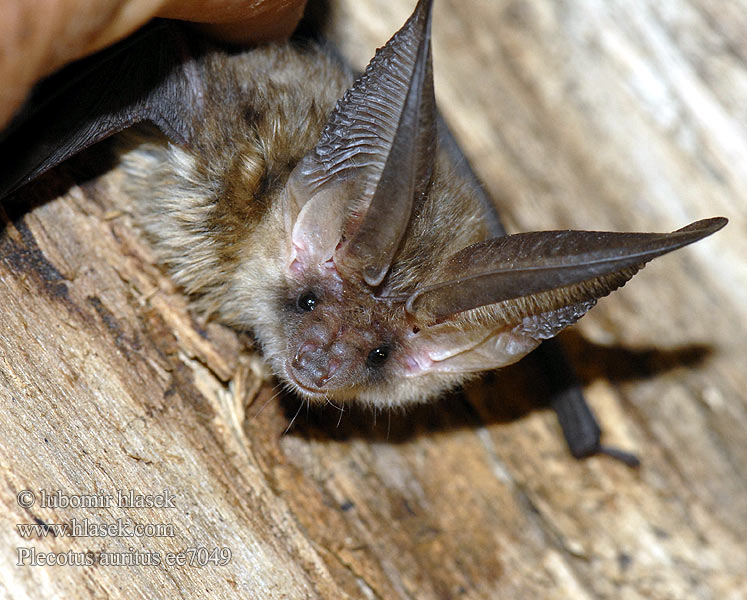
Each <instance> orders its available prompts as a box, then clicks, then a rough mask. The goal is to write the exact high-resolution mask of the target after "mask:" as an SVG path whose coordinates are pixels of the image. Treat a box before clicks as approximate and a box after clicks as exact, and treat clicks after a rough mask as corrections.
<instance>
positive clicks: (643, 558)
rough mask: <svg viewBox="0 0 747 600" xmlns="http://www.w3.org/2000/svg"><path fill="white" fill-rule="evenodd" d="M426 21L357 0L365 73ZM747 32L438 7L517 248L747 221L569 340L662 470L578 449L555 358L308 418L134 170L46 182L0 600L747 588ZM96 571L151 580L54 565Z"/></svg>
mask: <svg viewBox="0 0 747 600" xmlns="http://www.w3.org/2000/svg"><path fill="white" fill-rule="evenodd" d="M411 9H412V2H410V1H406V2H397V3H391V2H384V0H365V1H363V0H339V1H338V2H335V3H332V5H331V6H330V9H329V15H328V18H329V20H328V26H329V28H330V32H331V33H330V35H331V37H332V39H333V40H334V41H335V42H336V43H337V45H338V47H339V48H340V49H341V50H342V52H343V54H344V55H345V56H347V57H349V58H350V60H351V61H352V63H353V64H355V65H357V66H358V67H361V66H363V65H364V64H365V62H366V61H367V60H368V59H369V58H370V55H371V54H372V50H373V48H374V47H375V46H380V45H382V44H383V43H384V41H385V40H386V39H387V38H388V37H389V36H390V35H391V34H392V33H393V32H394V31H395V30H396V29H397V28H398V27H399V26H400V25H401V23H402V22H404V20H405V18H406V17H407V15H408V14H409V12H410V10H411ZM745 39H747V13H745V12H744V10H743V7H742V6H741V4H740V3H738V2H730V1H728V0H724V2H721V3H719V5H718V6H717V7H716V5H712V4H711V3H707V2H703V1H702V0H682V1H678V2H675V3H674V4H671V3H670V4H662V3H658V2H650V3H646V2H638V3H629V2H603V3H581V2H575V1H574V2H566V3H558V2H554V1H551V0H531V1H527V2H523V1H522V2H519V1H507V2H503V1H498V0H496V1H491V2H487V1H484V0H470V1H469V2H464V1H457V0H439V1H438V2H437V3H436V7H435V14H434V64H435V71H436V91H437V98H438V101H439V104H440V107H441V110H442V112H443V113H444V115H445V117H446V119H447V121H448V122H449V123H450V125H451V126H452V128H453V129H454V131H455V133H456V135H457V137H458V138H459V140H460V142H461V143H462V145H463V147H464V149H465V152H466V153H467V155H468V156H469V157H470V159H471V161H472V164H473V166H474V167H475V169H476V171H477V172H478V174H479V175H480V177H481V178H482V179H483V180H484V181H485V183H486V186H487V188H488V190H489V192H490V193H491V195H492V196H493V197H494V198H495V199H496V202H497V203H498V205H499V206H500V209H501V214H502V216H503V218H504V220H505V221H506V223H507V225H508V227H509V230H511V231H524V230H534V229H561V228H575V229H584V228H586V229H611V230H647V231H669V230H673V229H676V228H678V227H681V226H683V225H685V224H687V223H688V222H690V221H693V220H696V219H699V218H704V217H709V216H715V215H723V216H727V217H729V219H730V221H731V222H730V224H729V225H728V226H727V228H726V229H724V230H723V231H721V232H719V233H718V234H716V235H715V236H713V237H712V238H709V239H708V240H705V241H703V242H700V243H698V244H696V245H695V246H693V247H691V248H688V249H686V250H683V251H680V252H677V253H675V254H674V255H671V256H667V257H665V258H662V259H659V260H657V261H656V262H654V263H653V264H651V265H650V266H648V267H646V269H644V271H643V272H642V273H640V274H639V275H637V276H636V277H635V278H634V279H633V281H631V282H630V283H629V284H628V285H627V286H626V287H625V288H624V289H622V290H620V291H618V292H616V293H614V294H613V295H612V296H610V297H609V298H606V299H604V300H602V301H601V302H600V303H599V306H598V307H596V308H595V309H594V310H592V311H591V313H590V314H589V315H588V316H587V317H585V318H584V319H583V320H582V321H581V323H580V324H579V325H577V326H575V327H574V328H573V330H572V331H570V332H568V333H567V334H563V336H562V339H563V343H564V345H565V347H566V348H567V350H568V352H569V354H570V356H571V357H572V359H573V362H574V364H575V366H576V368H577V369H578V371H579V373H580V376H581V378H582V381H583V382H584V384H585V392H586V394H587V397H588V399H589V401H590V403H591V405H592V406H593V408H594V409H595V410H596V411H597V413H598V415H599V418H600V422H601V424H602V427H603V429H604V431H605V434H606V435H605V441H606V442H607V443H608V444H611V445H615V446H618V447H621V448H624V449H627V450H631V451H633V452H635V453H636V454H637V455H638V456H640V458H641V460H642V466H641V467H640V468H639V469H630V468H627V467H625V466H624V465H622V464H620V463H618V462H616V461H614V460H612V459H610V458H608V457H604V456H601V457H594V458H591V459H588V460H584V461H580V462H579V461H575V460H573V459H572V458H571V457H570V456H569V455H568V453H567V450H566V448H565V445H564V442H563V439H562V436H561V433H560V431H559V428H558V425H557V423H556V421H555V419H554V416H553V414H552V413H551V412H549V411H548V410H545V409H542V408H541V403H542V400H543V398H544V397H545V392H546V390H545V389H544V387H543V374H542V373H541V372H540V370H539V369H538V367H537V365H536V364H535V363H534V362H533V361H532V359H531V357H530V358H528V359H526V360H524V361H522V362H521V363H520V364H518V365H516V366H514V367H510V368H508V369H505V370H503V371H501V372H498V373H493V374H489V375H487V376H486V377H484V378H483V379H482V380H481V381H480V382H479V383H477V384H475V385H473V386H471V387H470V388H468V389H467V390H466V391H465V392H464V393H457V394H452V395H449V396H448V397H445V398H443V399H441V400H440V401H439V402H437V403H436V404H433V405H428V406H423V407H419V408H416V409H414V410H411V411H408V412H407V413H392V414H386V413H384V414H382V413H378V414H374V413H370V412H366V411H363V410H360V409H357V408H355V407H344V409H340V408H338V407H332V406H328V407H324V408H312V409H311V410H308V411H307V410H306V408H305V407H304V406H303V405H302V403H301V401H300V400H299V399H297V398H294V397H292V396H286V395H284V394H282V393H280V390H279V388H277V387H276V386H275V382H274V380H273V379H272V378H271V377H270V376H269V375H268V374H267V373H266V370H265V368H264V367H263V365H262V362H261V358H260V355H259V354H258V353H257V352H256V351H255V350H253V348H252V344H251V339H250V338H249V337H248V336H247V335H239V334H237V333H235V332H234V331H232V330H230V329H228V328H225V327H223V326H221V325H218V324H215V323H206V322H205V321H204V319H202V317H201V316H200V315H197V314H194V313H192V312H190V309H189V303H188V299H187V298H186V297H185V296H184V295H183V294H182V293H181V292H180V291H179V290H178V289H176V288H175V287H174V286H173V284H172V283H171V282H170V281H169V279H168V278H167V277H166V276H165V275H164V274H163V273H162V271H161V270H160V269H159V268H158V267H157V266H156V265H155V263H154V260H153V257H152V253H151V251H150V249H149V248H148V246H147V244H146V243H145V242H144V241H143V240H142V238H141V236H140V234H139V233H138V231H137V227H136V225H135V224H134V223H133V222H132V219H131V218H130V214H129V212H128V206H127V200H126V198H124V197H122V194H121V193H120V192H119V187H118V181H119V179H120V177H121V174H120V173H119V172H118V171H117V170H116V169H111V170H104V169H100V170H101V171H102V174H101V175H100V176H99V177H96V178H94V179H92V180H90V181H88V182H86V183H83V184H81V185H72V187H69V186H70V185H71V182H72V181H73V180H74V179H73V177H74V174H75V169H74V168H73V167H71V166H69V165H68V166H66V167H63V168H62V169H58V170H57V171H56V172H55V173H53V174H52V175H51V176H48V177H45V178H43V179H42V180H41V181H40V182H39V183H38V184H36V185H34V187H33V188H32V189H31V190H29V191H27V192H25V193H26V194H28V198H29V202H30V203H31V204H32V206H24V207H21V209H20V212H19V211H18V210H16V212H12V209H11V208H8V209H7V210H8V211H10V212H9V214H6V226H5V229H4V231H3V233H2V238H1V239H0V303H1V304H0V306H2V318H1V319H0V403H1V406H2V414H3V419H2V423H3V426H2V434H3V439H2V441H0V466H1V467H2V470H1V471H0V472H1V473H2V485H0V506H2V508H3V510H2V513H0V596H2V597H7V598H25V597H28V596H30V597H36V598H138V597H148V598H173V597H209V598H261V599H267V598H334V599H338V598H387V599H389V598H417V599H418V600H421V599H430V598H499V597H500V598H574V599H576V598H626V599H633V598H642V599H643V598H646V599H669V598H671V599H679V598H702V599H710V598H713V599H722V598H730V599H732V598H733V599H736V598H746V597H747V579H746V578H745V577H746V576H745V573H746V572H747V570H746V569H745V565H747V548H746V547H745V545H744V540H745V539H747V502H746V501H745V498H747V474H746V473H745V465H746V464H747V393H745V390H747V368H745V365H747V343H745V338H747V331H746V330H745V323H747V297H746V296H745V290H747V260H745V257H747V236H746V235H745V231H747V208H746V207H747V203H745V201H744V193H745V192H744V190H746V189H747V125H746V124H747V112H746V111H747V108H746V107H747V68H745V65H747V49H745V46H744V43H743V42H744V40H745ZM97 154H98V153H96V152H94V153H88V155H87V156H86V157H84V158H83V159H82V160H81V161H78V162H79V163H80V162H86V161H93V162H96V160H97V159H98V156H97ZM68 188H69V191H67V193H65V194H64V195H62V196H60V197H57V198H55V196H56V193H55V190H59V189H68ZM34 199H36V200H37V202H34ZM39 199H50V200H49V201H45V202H43V203H39V202H38V201H39ZM13 210H15V209H13ZM291 421H292V425H289V423H290V422H291ZM24 490H30V491H31V492H33V494H34V498H33V500H34V503H33V505H31V506H29V504H30V498H31V497H30V496H29V495H28V494H21V492H23V491H24ZM118 491H121V492H123V493H124V494H125V495H128V494H129V493H130V491H132V492H133V494H144V495H147V494H150V495H156V497H158V496H160V497H161V499H165V501H166V504H167V506H165V507H147V508H129V507H126V506H120V505H118V503H117V500H118V498H117V494H118ZM42 492H44V493H46V494H48V495H52V496H54V497H53V498H52V500H54V499H55V498H56V499H57V500H58V501H59V502H63V501H64V499H65V498H67V500H68V501H69V502H71V503H73V504H74V503H76V502H82V501H84V500H85V499H88V500H89V501H91V500H98V502H99V503H104V500H105V498H106V497H107V495H108V496H111V501H110V503H109V504H110V505H109V506H100V507H91V508H82V507H73V506H63V507H55V506H46V507H45V506H43V505H42V504H43V503H44V500H45V498H44V494H43V493H42ZM19 494H20V495H19ZM55 494H56V496H55ZM164 494H165V496H164ZM169 498H171V502H169ZM48 500H49V499H48ZM48 503H49V502H47V504H48ZM73 519H75V520H77V523H78V524H79V525H80V526H83V523H84V520H85V519H88V523H89V529H90V524H109V525H112V524H114V525H116V524H117V523H119V522H121V523H122V524H123V527H125V528H126V527H127V525H128V524H130V525H132V524H133V523H137V524H151V525H158V524H163V525H165V526H170V528H169V527H162V528H160V530H158V528H155V529H156V530H155V531H150V532H149V533H150V534H152V535H140V536H131V537H128V536H127V535H125V531H124V530H122V529H120V530H118V531H111V532H105V533H106V535H101V536H93V537H68V536H64V535H61V534H60V535H54V530H53V528H52V525H53V524H56V523H70V522H71V520H73ZM17 524H37V525H41V526H42V531H47V535H46V536H45V537H30V538H28V539H26V538H23V537H22V536H21V534H20V533H21V532H20V531H19V529H18V528H17V526H16V525H17ZM45 524H46V525H49V526H50V528H46V529H45V528H44V527H43V526H44V525H45ZM154 534H157V535H154ZM169 534H170V535H169ZM24 548H25V549H26V550H23V549H24ZM32 549H33V550H32ZM190 549H197V550H198V551H197V552H196V553H194V554H193V553H190ZM203 549H204V550H203ZM224 549H227V550H224ZM213 550H216V552H215V553H212V551H213ZM89 551H90V552H92V553H95V554H96V556H97V558H98V559H99V560H100V558H101V556H106V557H108V558H110V559H113V560H114V559H119V560H123V561H130V562H131V564H130V566H119V567H116V566H107V565H105V564H97V565H95V566H72V565H70V564H67V565H56V566H43V565H40V564H38V562H39V560H44V559H41V558H40V557H42V556H44V557H45V558H46V560H50V555H51V554H53V555H54V556H55V557H57V560H58V561H60V560H68V561H69V562H72V561H75V560H79V559H80V556H82V555H83V554H84V553H86V552H89ZM184 551H186V552H185V554H183V555H180V554H179V552H184ZM34 553H35V554H34ZM169 553H173V554H172V555H170V554H169ZM229 553H230V558H228V559H227V557H228V555H229ZM62 555H65V556H68V558H67V559H61V558H60V556H62ZM156 556H157V557H158V560H159V561H160V565H145V564H137V563H142V562H144V561H146V560H149V561H151V562H152V561H154V560H155V559H154V557H156ZM169 556H172V558H173V560H174V561H179V560H180V559H179V556H183V559H184V560H185V561H186V562H187V564H183V565H179V564H176V565H173V566H171V565H167V564H166V561H167V560H168V557H169ZM32 557H35V560H36V564H37V566H33V564H34V559H33V558H32ZM76 557H77V558H76ZM18 562H22V563H23V566H18V564H17V563H18ZM220 562H225V563H226V564H216V563H220ZM132 563H135V564H132Z"/></svg>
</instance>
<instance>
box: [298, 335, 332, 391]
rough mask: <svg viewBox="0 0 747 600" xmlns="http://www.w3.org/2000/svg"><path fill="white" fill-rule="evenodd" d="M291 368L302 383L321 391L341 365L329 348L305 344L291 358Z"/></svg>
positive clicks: (315, 344) (311, 343)
mask: <svg viewBox="0 0 747 600" xmlns="http://www.w3.org/2000/svg"><path fill="white" fill-rule="evenodd" d="M291 366H292V367H293V369H294V370H295V371H296V374H297V375H298V376H299V379H301V380H302V381H303V382H305V383H308V384H311V385H313V386H314V387H316V388H318V389H322V388H324V386H325V385H326V384H327V382H328V381H329V380H330V379H332V378H333V377H334V376H335V374H336V373H337V372H338V371H339V369H340V366H341V364H340V360H339V359H338V358H336V357H335V353H334V352H330V349H329V348H326V347H324V346H322V345H320V344H317V343H314V342H305V343H303V344H302V345H301V346H300V347H299V349H298V351H297V352H296V354H295V356H294V357H293V360H292V361H291Z"/></svg>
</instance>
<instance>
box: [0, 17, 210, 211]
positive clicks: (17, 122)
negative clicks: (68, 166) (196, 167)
mask: <svg viewBox="0 0 747 600" xmlns="http://www.w3.org/2000/svg"><path fill="white" fill-rule="evenodd" d="M198 53H199V52H198V50H197V49H196V48H195V47H194V46H193V47H190V42H189V41H188V39H187V36H185V35H184V34H183V32H182V30H181V28H180V27H179V26H178V25H176V24H174V23H170V22H167V21H158V20H157V21H154V22H153V23H151V24H150V25H148V26H146V27H145V28H143V29H141V30H140V31H139V32H137V33H136V34H134V35H133V36H131V37H130V38H127V39H126V40H124V41H122V42H120V43H119V44H116V45H115V46H113V47H111V48H109V49H107V50H105V51H103V52H100V53H98V54H96V55H94V56H91V57H89V58H87V59H84V60H81V61H78V62H76V63H73V64H72V65H70V66H69V67H66V68H65V69H63V70H62V71H60V72H59V73H57V74H55V75H53V76H52V77H50V78H48V79H47V80H45V81H43V82H42V83H41V84H39V85H38V86H37V87H36V88H35V90H34V92H33V94H32V97H31V99H30V101H29V102H28V103H27V105H26V106H25V107H24V108H23V109H22V111H21V113H20V114H19V115H18V116H17V117H16V118H15V119H14V121H13V122H12V123H11V125H10V126H9V127H8V128H7V129H6V131H5V132H3V134H2V137H0V161H2V162H0V164H2V165H3V175H2V178H1V179H0V198H4V197H5V196H7V195H9V194H11V193H12V192H14V191H15V190H17V189H18V188H20V187H21V186H23V185H25V184H26V183H28V182H29V181H31V180H32V179H34V178H36V177H38V176H39V175H41V174H42V173H44V172H45V171H48V170H49V169H51V168H52V167H54V166H56V165H58V164H60V163H61V162H63V161H64V160H66V159H67V158H70V157H71V156H73V155H75V154H77V153H78V152H80V151H82V150H84V149H86V148H88V147H89V146H91V145H93V144H95V143H96V142H99V141H101V140H103V139H104V138H107V137H109V136H110V135H112V134H114V133H117V132H119V131H122V130H123V129H126V128H127V127H130V126H131V125H134V124H135V123H139V122H142V121H151V122H152V123H154V124H155V125H156V126H157V127H158V128H159V129H160V130H161V131H162V132H163V133H164V134H165V135H167V136H168V137H169V138H171V139H172V140H173V141H174V142H176V143H180V144H185V145H189V144H190V142H191V140H192V138H193V136H194V128H193V125H194V124H195V123H197V122H199V119H200V116H201V114H202V112H203V103H204V90H203V79H202V76H201V73H200V65H199V64H198V62H197V60H196V56H197V54H198Z"/></svg>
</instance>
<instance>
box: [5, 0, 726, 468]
mask: <svg viewBox="0 0 747 600" xmlns="http://www.w3.org/2000/svg"><path fill="white" fill-rule="evenodd" d="M431 5H432V0H420V1H419V2H418V4H417V7H416V8H415V11H414V13H413V14H412V16H411V17H410V18H409V20H408V21H407V22H406V23H405V24H404V25H403V27H402V28H401V29H400V30H399V31H398V32H397V33H396V34H395V35H394V36H393V37H392V38H391V40H389V42H388V43H387V44H386V45H385V46H384V47H383V48H381V49H380V50H378V52H377V53H376V55H375V56H374V58H373V59H372V60H371V62H370V64H369V65H368V67H367V68H366V70H365V72H364V73H363V74H362V75H360V76H359V77H358V78H357V79H354V77H353V75H352V74H351V73H350V71H349V70H348V69H347V68H345V67H344V66H343V65H342V64H341V63H340V62H339V60H338V59H337V58H335V57H334V56H332V55H331V54H330V53H329V52H328V51H326V50H325V49H323V48H321V47H319V46H314V45H304V46H303V47H301V46H298V45H294V44H293V43H285V44H274V45H268V46H261V47H257V48H253V49H250V50H247V51H244V52H233V51H231V52H229V51H226V50H222V49H219V48H216V47H213V46H211V45H210V44H209V43H208V42H206V41H204V40H199V39H196V36H195V35H194V34H186V33H184V32H183V31H182V30H181V29H180V28H179V26H177V25H175V24H171V23H166V22H159V23H156V24H154V25H152V26H151V27H150V28H148V29H147V30H145V31H144V32H141V33H140V34H139V35H138V36H137V37H136V38H134V41H126V42H124V43H122V44H120V45H118V46H117V47H115V48H113V49H111V50H109V51H107V52H106V53H104V54H102V55H99V56H97V57H94V58H93V59H89V60H88V61H87V62H85V63H83V64H82V65H79V66H77V70H76V71H75V73H76V75H75V77H76V78H75V79H71V76H70V75H69V73H71V71H69V72H68V75H65V77H67V81H66V86H67V90H65V89H63V90H62V91H61V92H59V93H56V95H55V96H54V98H53V100H48V101H47V103H46V104H45V103H44V102H41V103H39V102H37V104H36V105H33V106H32V107H31V108H30V109H27V111H26V114H25V116H24V117H23V118H22V119H20V121H19V122H20V123H21V125H15V126H12V127H11V128H10V130H9V132H8V133H7V134H6V136H5V139H4V141H3V152H4V153H6V154H7V156H6V157H5V159H4V160H3V164H4V171H5V174H4V175H3V178H2V182H0V185H1V187H0V196H6V195H8V194H10V193H12V192H14V191H15V190H17V189H18V188H20V187H21V186H23V185H24V184H25V183H27V182H28V181H30V180H32V179H34V178H35V177H37V176H38V175H39V174H41V173H43V172H44V171H46V170H48V169H50V168H51V167H53V166H55V165H56V164H58V163H60V162H62V161H63V160H65V159H66V158H68V157H70V156H71V155H73V154H75V153H77V152H79V151H80V150H82V149H84V148H86V147H88V146H90V145H91V144H93V143H95V142H97V141H99V140H101V139H103V138H105V137H107V136H109V135H111V134H113V133H115V132H118V131H121V130H123V129H126V128H129V127H130V126H131V125H134V124H136V123H140V122H143V121H149V122H150V123H151V124H152V125H155V128H153V127H152V126H151V127H143V126H141V127H140V128H135V129H131V130H129V131H128V132H127V134H125V136H123V137H121V139H120V141H119V142H118V148H119V157H120V158H119V159H120V162H121V165H122V168H123V170H124V172H125V173H126V178H125V183H124V186H125V188H126V191H127V192H128V193H129V194H130V195H131V196H132V198H133V199H134V201H135V206H136V211H137V218H138V221H139V223H140V225H141V227H142V229H143V230H144V231H145V232H146V234H147V236H148V237H149V239H150V240H151V241H152V243H153V245H154V248H155V249H156V251H157V253H158V256H159V259H160V260H161V261H162V262H163V264H164V265H166V266H167V267H168V269H169V271H170V273H171V274H172V276H173V278H174V280H175V281H176V282H177V283H178V284H179V285H181V286H182V287H183V288H184V290H186V292H187V293H189V294H190V295H191V296H192V297H193V298H194V302H195V304H196V306H197V307H198V308H199V309H200V310H202V311H204V312H206V313H209V314H213V315H215V316H216V317H217V318H219V319H220V320H222V321H223V322H225V323H228V324H230V325H233V326H235V327H237V328H241V329H246V330H251V331H252V332H253V333H254V334H255V335H256V337H257V338H258V340H259V341H260V343H261V347H262V350H263V353H264V355H265V357H266V359H267V360H268V361H269V363H270V365H271V366H272V369H273V370H274V372H275V373H276V375H277V376H278V377H279V378H280V379H282V381H284V382H285V383H286V384H287V385H288V386H289V387H290V388H291V389H292V390H294V391H295V392H296V393H298V394H300V395H301V396H303V397H305V398H308V399H312V400H317V399H320V400H325V399H333V400H343V401H344V400H353V399H357V400H359V401H361V402H364V403H368V404H370V405H375V406H377V407H382V406H400V405H406V404H408V403H414V402H422V401H425V400H427V399H430V398H433V397H434V396H436V395H438V394H440V393H442V392H443V391H444V390H447V389H449V388H453V387H454V386H457V385H459V384H461V383H462V382H464V381H465V380H466V379H467V378H469V377H471V376H473V375H474V374H476V373H479V372H480V371H484V370H487V369H495V368H498V367H502V366H504V365H509V364H511V363H513V362H515V361H517V360H519V359H520V358H522V357H523V356H525V355H526V354H527V353H529V352H531V351H532V350H534V349H535V348H537V347H538V346H539V345H540V343H541V342H542V341H543V340H547V339H549V338H552V337H553V336H555V335H556V334H557V333H558V332H559V331H561V330H562V329H564V328H565V327H567V326H569V325H571V324H573V323H574V322H576V321H577V320H578V319H580V318H581V317H582V316H583V315H584V314H585V313H586V312H587V311H588V310H589V309H590V308H591V307H592V306H594V304H595V303H596V302H597V300H598V299H599V298H601V297H602V296H605V295H607V294H609V293H610V292H612V291H613V290H615V289H616V288H618V287H620V286H622V285H624V284H625V282H626V281H628V279H630V278H631V277H632V276H633V275H634V274H635V273H636V272H637V271H638V270H639V269H641V268H642V267H643V266H644V264H645V263H647V262H648V261H650V260H651V259H653V258H656V257H658V256H661V255H663V254H666V253H668V252H671V251H672V250H676V249H678V248H681V247H683V246H685V245H687V244H691V243H693V242H695V241H698V240H700V239H702V238H704V237H706V236H708V235H710V234H712V233H714V232H715V231H717V230H719V229H720V228H722V227H723V226H724V225H725V224H726V219H724V218H712V219H706V220H702V221H697V222H695V223H692V224H691V225H688V226H686V227H683V228H682V229H679V230H677V231H674V232H672V233H611V232H595V231H541V232H531V233H518V234H514V235H505V234H504V232H503V230H502V229H501V227H500V223H499V221H498V220H497V216H496V214H495V212H494V211H495V209H494V208H493V206H492V205H491V204H490V202H488V201H486V198H485V196H484V194H483V192H482V191H481V189H480V188H479V187H478V186H477V185H476V184H475V181H474V180H473V178H472V177H471V176H470V175H469V173H468V172H467V171H466V170H465V169H464V168H463V166H460V165H459V161H458V160H455V150H454V142H453V140H452V138H451V137H450V136H449V133H448V131H447V130H446V129H445V127H444V126H443V123H442V121H441V120H440V118H439V117H438V115H437V111H436V104H435V99H434V93H433V75H432V62H431V41H430V21H431ZM71 89H74V90H76V93H70V90H71ZM57 115H64V118H57ZM30 127H33V128H34V134H33V135H29V133H28V131H29V128H30ZM156 128H157V130H160V132H159V131H157V130H156ZM28 139H33V141H34V144H33V146H32V147H30V148H28V149H26V150H24V151H19V148H23V147H24V145H25V143H26V140H28ZM579 398H580V397H578V398H576V400H575V401H574V402H575V404H574V405H573V407H574V408H573V409H572V410H570V413H565V414H566V415H567V414H575V415H577V416H575V417H572V416H571V417H567V418H566V421H567V420H568V419H570V420H571V421H573V420H574V419H576V421H577V433H575V434H574V433H572V432H571V433H568V432H567V435H568V440H569V444H570V445H571V449H572V450H573V451H574V454H577V455H581V454H584V453H588V452H589V448H591V449H592V450H598V449H599V445H598V441H599V431H598V428H596V424H595V423H594V422H593V417H591V413H588V411H587V410H586V408H585V405H583V403H582V400H580V399H579ZM579 402H581V404H579ZM579 407H580V413H579V412H578V409H579ZM585 411H586V412H585ZM563 414H564V413H563V412H562V411H561V417H562V416H563ZM579 415H580V416H579ZM584 415H585V416H584ZM590 419H591V421H589V420H590ZM589 424H590V425H589ZM587 426H588V427H587ZM584 427H587V430H586V433H584V432H581V433H579V432H578V431H580V430H583V429H584ZM579 428H580V429H579ZM587 434H588V435H587ZM589 435H590V436H591V440H590V442H589ZM574 436H575V437H578V438H579V439H574ZM584 436H586V437H584ZM581 438H583V439H581ZM589 444H591V445H590V446H589Z"/></svg>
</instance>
